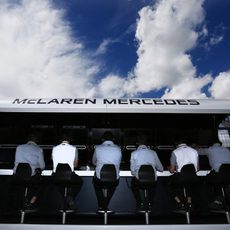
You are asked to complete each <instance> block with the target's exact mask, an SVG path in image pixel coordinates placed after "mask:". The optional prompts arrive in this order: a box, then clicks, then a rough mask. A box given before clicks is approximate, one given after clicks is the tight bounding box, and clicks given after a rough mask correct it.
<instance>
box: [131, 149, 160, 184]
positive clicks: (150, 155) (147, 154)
mask: <svg viewBox="0 0 230 230" xmlns="http://www.w3.org/2000/svg"><path fill="white" fill-rule="evenodd" d="M141 165H152V167H153V169H154V171H155V178H156V179H157V174H156V170H158V171H160V172H162V171H163V170H164V169H163V166H162V164H161V162H160V160H159V158H158V156H157V154H156V152H155V151H153V150H151V149H149V148H148V147H147V146H145V145H140V146H139V147H138V148H137V149H136V150H135V151H133V152H132V153H131V158H130V169H131V173H132V175H133V176H135V177H136V178H137V179H138V171H139V169H140V166H141Z"/></svg>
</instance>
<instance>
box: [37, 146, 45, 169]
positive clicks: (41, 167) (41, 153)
mask: <svg viewBox="0 0 230 230" xmlns="http://www.w3.org/2000/svg"><path fill="white" fill-rule="evenodd" d="M38 163H39V167H40V169H41V170H43V169H44V168H45V161H44V153H43V150H42V149H41V152H40V154H39V157H38Z"/></svg>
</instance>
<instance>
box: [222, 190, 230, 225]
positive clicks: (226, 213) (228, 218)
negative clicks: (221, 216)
mask: <svg viewBox="0 0 230 230" xmlns="http://www.w3.org/2000/svg"><path fill="white" fill-rule="evenodd" d="M221 192H222V195H223V197H224V202H226V195H225V191H224V187H223V186H221ZM226 205H227V204H226ZM225 215H226V218H227V222H228V224H230V216H229V211H228V210H227V208H226V207H225Z"/></svg>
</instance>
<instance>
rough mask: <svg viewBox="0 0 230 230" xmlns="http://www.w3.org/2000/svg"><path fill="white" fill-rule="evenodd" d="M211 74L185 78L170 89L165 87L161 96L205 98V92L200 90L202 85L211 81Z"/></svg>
mask: <svg viewBox="0 0 230 230" xmlns="http://www.w3.org/2000/svg"><path fill="white" fill-rule="evenodd" d="M211 79H212V78H211V76H210V75H206V76H204V77H201V78H192V79H189V78H185V79H183V80H182V81H181V82H179V83H178V84H177V85H175V86H174V87H173V88H172V89H171V90H169V89H166V90H165V94H164V96H163V98H199V99H201V98H206V97H207V96H206V94H205V93H202V92H201V89H202V87H203V86H204V85H207V84H208V83H209V82H210V81H211Z"/></svg>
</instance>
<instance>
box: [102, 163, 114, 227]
mask: <svg viewBox="0 0 230 230" xmlns="http://www.w3.org/2000/svg"><path fill="white" fill-rule="evenodd" d="M100 176H101V178H100V187H101V188H102V189H103V194H104V207H102V208H103V210H102V213H103V214H104V224H107V220H108V214H109V213H111V212H109V210H108V202H109V199H108V190H109V189H110V188H112V187H114V186H116V185H117V172H116V168H115V165H113V164H105V165H103V167H102V168H101V172H100Z"/></svg>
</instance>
